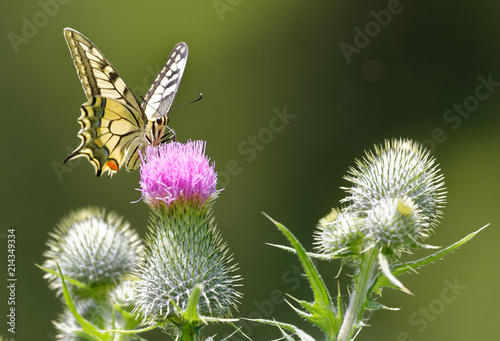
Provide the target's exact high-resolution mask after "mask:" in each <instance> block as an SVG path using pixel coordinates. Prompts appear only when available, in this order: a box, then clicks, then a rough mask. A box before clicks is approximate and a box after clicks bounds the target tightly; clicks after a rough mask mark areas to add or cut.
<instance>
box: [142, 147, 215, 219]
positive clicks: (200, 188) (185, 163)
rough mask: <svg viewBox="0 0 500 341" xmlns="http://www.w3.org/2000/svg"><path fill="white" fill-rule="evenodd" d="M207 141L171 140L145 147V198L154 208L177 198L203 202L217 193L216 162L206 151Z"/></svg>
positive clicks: (143, 181)
mask: <svg viewBox="0 0 500 341" xmlns="http://www.w3.org/2000/svg"><path fill="white" fill-rule="evenodd" d="M205 145H206V143H205V142H204V141H188V142H186V143H180V142H172V143H169V144H163V145H159V146H156V147H153V146H148V147H147V148H146V157H145V158H144V159H143V162H142V164H141V170H140V174H141V180H140V186H141V191H142V199H143V200H144V201H146V202H147V203H148V204H150V205H151V206H153V207H154V208H160V207H166V208H167V209H168V208H169V207H170V205H171V204H172V203H174V202H193V203H197V204H199V205H200V206H202V205H203V204H205V202H206V201H207V200H208V199H210V198H212V197H215V196H216V195H217V193H218V192H220V190H217V189H216V186H217V173H216V172H215V163H214V162H212V163H210V158H209V157H207V156H206V155H205Z"/></svg>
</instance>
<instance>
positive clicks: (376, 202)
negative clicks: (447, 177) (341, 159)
mask: <svg viewBox="0 0 500 341" xmlns="http://www.w3.org/2000/svg"><path fill="white" fill-rule="evenodd" d="M356 164H357V167H356V168H351V169H350V170H349V175H348V176H346V177H345V179H347V180H348V181H350V182H351V183H352V185H351V187H347V188H346V187H344V188H343V189H345V190H346V191H347V193H348V195H347V197H346V198H345V199H343V200H342V201H341V202H342V203H347V206H346V207H345V208H344V209H343V210H342V211H338V212H337V213H336V216H335V219H332V221H331V222H329V223H327V224H325V222H324V221H323V222H322V221H320V224H319V232H318V233H317V244H318V245H319V246H318V249H320V251H322V252H323V253H333V254H349V252H351V253H352V254H356V250H366V249H367V248H370V247H373V246H377V247H380V248H381V249H382V250H384V252H385V253H387V254H391V253H401V252H403V251H408V249H409V248H410V247H420V246H424V245H422V244H420V241H422V240H423V239H425V238H426V237H428V236H429V233H430V232H431V231H432V228H433V227H434V226H435V225H436V224H437V222H438V218H440V216H441V214H442V213H441V208H442V207H443V205H444V203H445V193H446V192H445V189H444V182H443V176H442V175H441V174H439V169H438V166H437V164H436V163H435V160H434V158H433V157H432V156H431V155H430V154H429V152H428V151H426V150H425V149H424V148H423V147H422V146H420V145H419V144H417V143H415V142H412V141H411V140H405V139H400V140H396V139H393V140H391V141H388V140H387V141H385V144H384V146H375V152H367V153H366V157H365V158H364V159H362V160H357V161H356ZM361 237H362V238H361Z"/></svg>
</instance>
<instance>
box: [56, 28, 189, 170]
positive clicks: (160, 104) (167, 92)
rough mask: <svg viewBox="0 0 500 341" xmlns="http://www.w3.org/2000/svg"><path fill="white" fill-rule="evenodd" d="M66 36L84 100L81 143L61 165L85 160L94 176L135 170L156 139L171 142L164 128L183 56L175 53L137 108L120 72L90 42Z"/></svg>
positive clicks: (79, 36)
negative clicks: (157, 137)
mask: <svg viewBox="0 0 500 341" xmlns="http://www.w3.org/2000/svg"><path fill="white" fill-rule="evenodd" d="M64 37H65V39H66V42H67V44H68V47H69V50H70V52H71V56H72V57H73V61H74V63H75V67H76V70H77V73H78V76H79V78H80V81H81V83H82V86H83V90H84V91H85V95H86V96H87V102H85V103H84V104H82V106H81V116H80V117H79V119H78V121H79V123H80V126H81V129H80V131H79V132H78V136H79V137H80V138H81V140H82V142H81V144H80V146H78V148H77V149H76V150H75V151H74V152H73V153H71V154H70V155H69V156H68V157H67V158H66V159H65V160H64V162H66V161H69V160H71V159H74V158H77V157H86V158H87V159H88V160H89V161H90V163H91V164H92V165H93V166H94V168H95V171H96V175H97V176H100V175H102V174H103V173H104V172H106V171H107V172H108V175H109V177H111V176H112V175H113V174H114V173H116V172H117V171H118V170H119V169H120V168H123V167H125V169H127V170H128V171H131V170H134V169H136V168H138V166H139V163H140V156H139V151H142V150H144V148H145V146H146V145H147V144H152V142H153V140H154V134H161V135H162V138H161V142H165V141H169V140H171V139H172V138H174V136H173V133H172V131H171V130H170V128H169V129H168V131H166V132H165V133H164V129H165V126H166V124H167V121H168V117H167V114H168V111H169V109H170V106H171V104H172V102H173V99H174V97H175V93H176V92H177V89H178V87H179V83H180V78H181V77H182V73H183V71H184V67H185V64H186V58H187V52H186V55H185V56H186V57H185V58H180V59H179V58H178V57H176V56H179V55H180V52H175V51H176V49H175V48H174V50H173V51H172V53H171V55H170V56H169V59H168V60H167V63H166V64H165V67H167V64H168V63H169V60H171V59H172V58H173V62H171V63H170V64H169V66H168V67H167V68H165V67H164V68H163V69H162V70H161V71H160V73H159V74H158V76H157V78H156V79H155V81H154V82H153V85H152V86H151V89H150V90H149V91H148V93H147V95H146V98H145V101H144V102H143V104H142V106H141V105H140V104H139V102H138V101H137V98H136V97H135V95H134V94H133V92H132V91H131V90H130V88H129V87H128V86H127V84H126V83H125V81H124V80H123V78H122V77H121V76H120V75H119V73H118V71H116V69H115V68H114V67H113V65H112V64H111V63H110V62H109V61H108V60H107V59H106V57H105V56H104V54H102V52H101V51H99V49H98V48H97V47H96V46H95V45H94V44H93V43H92V42H91V41H90V40H89V39H87V38H86V37H85V36H83V35H82V34H81V33H79V32H77V31H75V30H73V29H70V28H66V29H64ZM180 44H183V45H184V46H185V44H184V43H180ZM178 45H179V44H177V45H176V47H177V46H178ZM185 47H186V51H187V46H185ZM153 101H154V102H153ZM165 108H167V109H166V110H165ZM158 140H160V139H158Z"/></svg>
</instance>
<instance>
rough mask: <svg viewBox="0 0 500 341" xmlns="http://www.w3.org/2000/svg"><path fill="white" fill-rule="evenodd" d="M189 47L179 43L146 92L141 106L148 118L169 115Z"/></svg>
mask: <svg viewBox="0 0 500 341" xmlns="http://www.w3.org/2000/svg"><path fill="white" fill-rule="evenodd" d="M188 52H189V50H188V47H187V45H186V44H185V43H178V44H177V45H175V47H174V49H173V50H172V52H171V53H170V55H169V57H168V59H167V61H166V62H165V65H164V66H163V68H162V69H161V70H160V72H159V73H158V75H157V76H156V78H155V80H154V81H153V84H151V87H150V88H149V90H148V92H147V93H146V97H145V98H144V101H142V103H141V106H142V109H143V110H144V112H145V113H146V116H147V117H148V119H152V118H156V117H159V116H167V115H168V112H169V110H170V108H171V106H172V103H173V101H174V98H175V95H176V93H177V90H178V89H179V84H180V82H181V79H182V75H183V74H184V68H185V67H186V62H187V57H188Z"/></svg>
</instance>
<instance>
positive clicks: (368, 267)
mask: <svg viewBox="0 0 500 341" xmlns="http://www.w3.org/2000/svg"><path fill="white" fill-rule="evenodd" d="M378 253H379V250H378V249H377V248H371V249H370V250H369V251H368V252H367V253H366V254H365V256H364V257H363V262H362V263H361V265H360V269H361V271H360V272H359V274H358V276H357V278H356V284H355V286H354V292H353V293H352V295H351V300H350V301H349V307H348V308H347V311H346V314H345V316H344V320H343V322H342V327H341V328H340V331H339V334H338V336H337V341H350V340H351V337H352V334H353V333H354V331H355V329H356V326H357V322H358V321H359V320H360V318H361V315H362V314H363V311H364V308H365V302H366V294H367V291H368V288H369V286H370V283H371V281H372V279H373V274H374V272H375V269H376V268H377V265H378V263H377V259H378V258H377V257H378Z"/></svg>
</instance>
